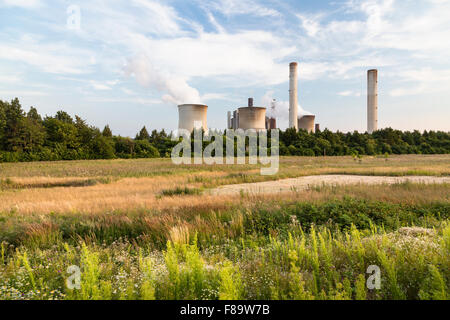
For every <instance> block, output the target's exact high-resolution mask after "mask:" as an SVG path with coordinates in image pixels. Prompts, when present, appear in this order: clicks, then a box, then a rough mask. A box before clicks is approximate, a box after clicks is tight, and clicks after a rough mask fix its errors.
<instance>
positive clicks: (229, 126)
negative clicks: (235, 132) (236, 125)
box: [227, 111, 232, 129]
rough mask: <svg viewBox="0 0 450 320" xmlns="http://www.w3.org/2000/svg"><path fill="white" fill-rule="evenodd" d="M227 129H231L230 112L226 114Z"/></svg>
mask: <svg viewBox="0 0 450 320" xmlns="http://www.w3.org/2000/svg"><path fill="white" fill-rule="evenodd" d="M227 129H232V124H231V111H228V114H227Z"/></svg>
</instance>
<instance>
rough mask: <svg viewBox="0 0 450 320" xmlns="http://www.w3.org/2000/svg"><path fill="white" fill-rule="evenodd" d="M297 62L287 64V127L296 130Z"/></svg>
mask: <svg viewBox="0 0 450 320" xmlns="http://www.w3.org/2000/svg"><path fill="white" fill-rule="evenodd" d="M297 119H298V63H297V62H292V63H291V64H290V65H289V128H295V130H298V120H297Z"/></svg>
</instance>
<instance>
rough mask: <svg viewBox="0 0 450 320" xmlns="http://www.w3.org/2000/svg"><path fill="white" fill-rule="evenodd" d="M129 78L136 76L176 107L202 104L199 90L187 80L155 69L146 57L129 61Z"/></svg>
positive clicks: (126, 68)
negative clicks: (185, 104)
mask: <svg viewBox="0 0 450 320" xmlns="http://www.w3.org/2000/svg"><path fill="white" fill-rule="evenodd" d="M125 73H126V74H127V75H128V76H134V77H135V78H136V81H137V82H138V83H139V84H140V85H141V86H144V87H147V88H155V89H156V90H158V91H159V92H161V93H163V94H164V95H163V97H162V99H163V101H165V102H167V103H171V104H175V105H179V104H184V103H194V104H195V103H198V104H200V103H202V99H201V97H200V93H199V92H198V90H197V89H195V88H193V87H191V86H189V84H188V83H187V82H186V79H184V78H182V77H179V76H176V75H169V74H167V73H163V72H161V71H159V70H157V69H155V68H154V67H153V65H152V64H151V62H150V59H149V58H148V57H146V56H138V57H134V58H132V59H129V60H128V63H127V65H126V67H125Z"/></svg>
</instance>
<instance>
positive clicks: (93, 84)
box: [89, 80, 111, 90]
mask: <svg viewBox="0 0 450 320" xmlns="http://www.w3.org/2000/svg"><path fill="white" fill-rule="evenodd" d="M89 83H90V85H91V87H92V88H94V89H95V90H111V87H110V86H108V85H106V84H103V83H99V82H97V81H93V80H91V81H89Z"/></svg>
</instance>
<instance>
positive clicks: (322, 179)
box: [211, 175, 450, 195]
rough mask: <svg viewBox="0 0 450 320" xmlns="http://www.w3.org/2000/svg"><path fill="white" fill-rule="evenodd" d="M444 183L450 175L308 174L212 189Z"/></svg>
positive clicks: (277, 189) (272, 190) (273, 190)
mask: <svg viewBox="0 0 450 320" xmlns="http://www.w3.org/2000/svg"><path fill="white" fill-rule="evenodd" d="M405 182H412V183H424V184H442V183H450V177H430V176H409V177H381V176H354V175H321V176H307V177H300V178H293V179H283V180H276V181H266V182H257V183H246V184H234V185H226V186H221V187H219V188H216V189H213V190H211V193H212V194H214V195H234V194H240V193H241V192H244V193H249V194H270V193H280V192H292V191H301V190H306V189H308V188H310V187H314V186H322V185H328V186H333V185H334V186H337V185H357V184H365V185H380V184H387V185H390V184H398V183H405Z"/></svg>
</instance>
